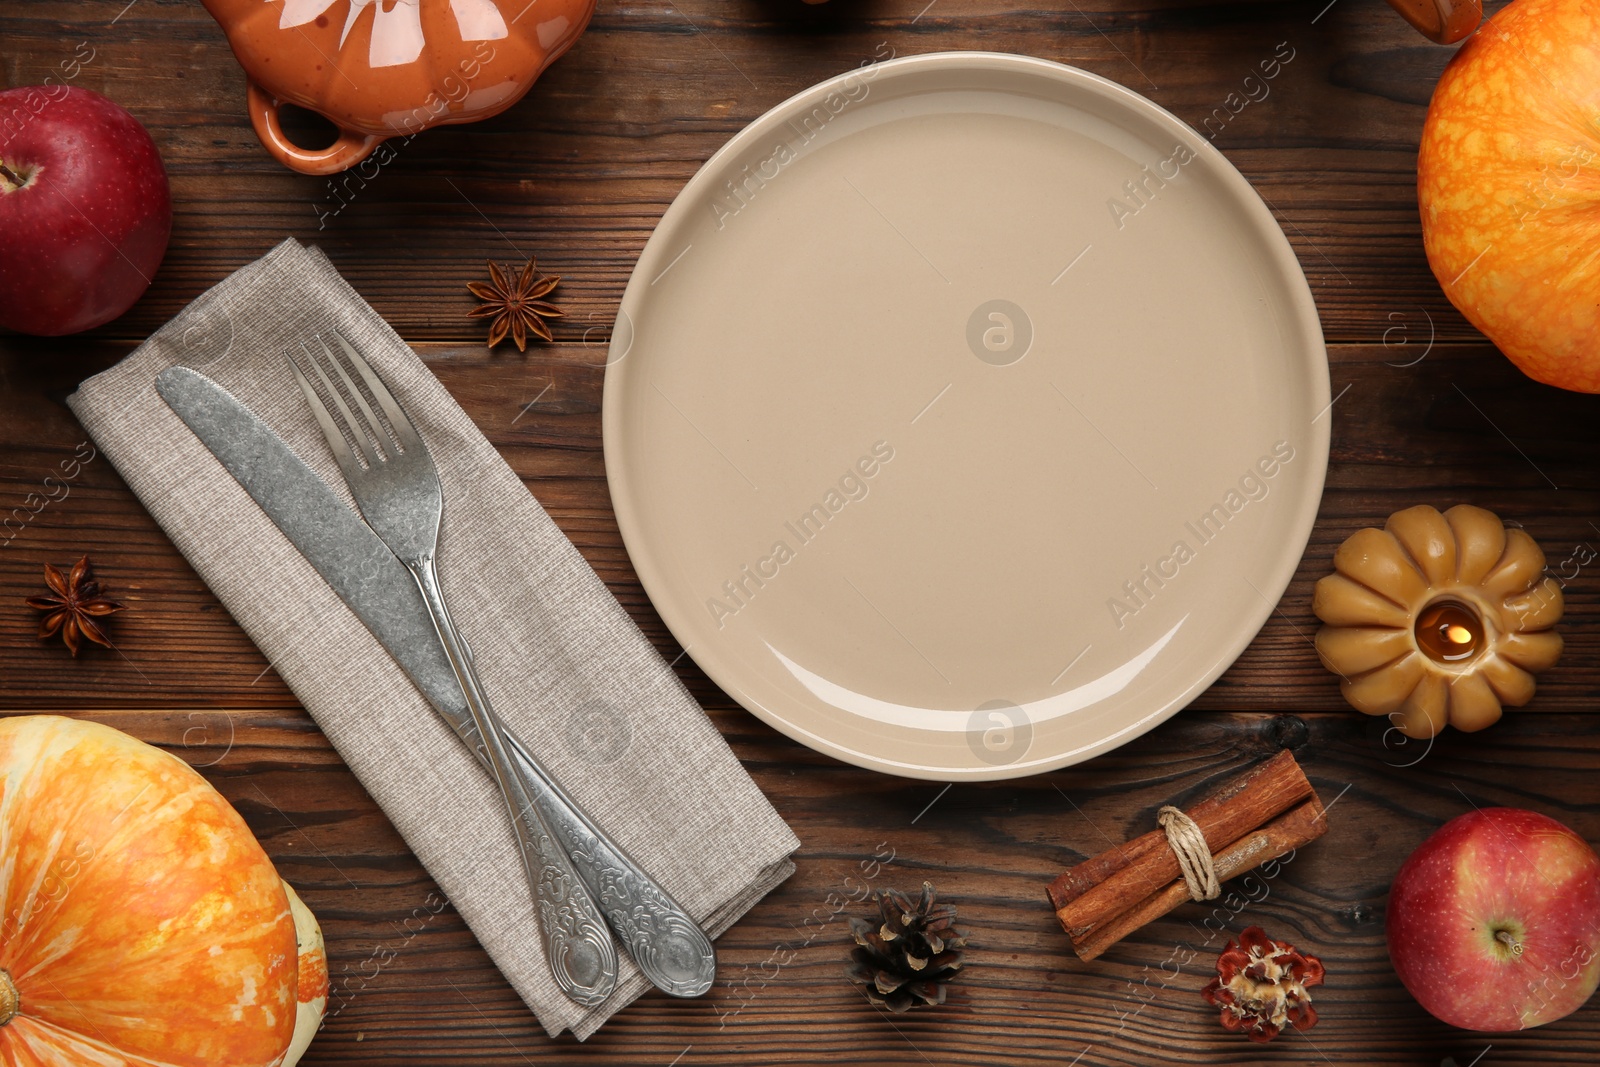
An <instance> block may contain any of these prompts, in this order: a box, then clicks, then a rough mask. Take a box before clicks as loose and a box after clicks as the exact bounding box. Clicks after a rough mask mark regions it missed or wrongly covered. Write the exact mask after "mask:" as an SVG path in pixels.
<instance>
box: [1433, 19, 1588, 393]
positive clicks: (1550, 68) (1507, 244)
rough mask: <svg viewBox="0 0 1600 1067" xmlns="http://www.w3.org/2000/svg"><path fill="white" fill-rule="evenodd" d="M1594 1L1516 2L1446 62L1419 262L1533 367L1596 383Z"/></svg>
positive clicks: (1563, 380)
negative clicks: (1424, 255)
mask: <svg viewBox="0 0 1600 1067" xmlns="http://www.w3.org/2000/svg"><path fill="white" fill-rule="evenodd" d="M1597 124H1600V8H1596V7H1595V6H1594V4H1592V3H1590V2H1589V0H1516V2H1515V3H1512V4H1510V5H1509V6H1507V7H1505V8H1502V9H1501V10H1500V11H1499V12H1498V13H1497V14H1496V15H1495V16H1494V17H1493V18H1491V19H1490V20H1489V21H1488V22H1487V23H1485V24H1484V26H1483V27H1482V28H1481V29H1479V30H1478V32H1477V33H1476V34H1474V35H1473V36H1472V37H1471V38H1470V39H1469V40H1468V41H1467V43H1466V44H1464V45H1462V47H1461V50H1460V51H1459V52H1457V53H1456V56H1455V58H1454V59H1452V60H1451V61H1450V66H1449V67H1447V68H1446V69H1445V72H1444V76H1443V77H1442V78H1440V79H1439V85H1438V88H1437V89H1435V90H1434V93H1433V102H1432V103H1431V104H1430V105H1429V107H1428V120H1427V123H1426V124H1425V125H1424V127H1423V131H1422V146H1421V151H1420V153H1419V156H1418V159H1417V193H1418V199H1419V201H1420V205H1421V209H1422V237H1423V242H1424V244H1425V245H1426V246H1427V250H1428V263H1429V265H1431V266H1432V267H1433V273H1434V274H1435V275H1436V276H1437V277H1438V279H1439V283H1440V285H1442V286H1443V287H1444V291H1445V295H1446V296H1448V297H1449V298H1450V302H1451V303H1453V304H1455V306H1456V307H1458V308H1460V309H1461V312H1462V314H1464V315H1466V317H1467V318H1468V319H1470V320H1471V321H1472V324H1473V325H1474V326H1476V327H1478V329H1480V330H1482V331H1483V332H1484V333H1485V334H1486V335H1488V337H1489V339H1490V340H1491V341H1493V342H1494V343H1495V344H1497V345H1499V346H1500V350H1501V351H1502V352H1504V353H1505V354H1506V355H1507V356H1508V357H1510V359H1511V361H1512V362H1513V363H1515V364H1516V365H1517V366H1518V367H1520V368H1522V370H1523V371H1524V372H1525V373H1526V374H1527V375H1528V376H1529V377H1532V378H1535V379H1537V380H1539V381H1541V382H1546V383H1548V384H1550V385H1557V386H1560V387H1561V388H1563V389H1574V390H1578V391H1580V392H1586V393H1595V392H1600V266H1597V263H1596V259H1595V255H1594V249H1595V242H1596V241H1597V240H1600V224H1597V222H1596V219H1597V218H1600V216H1597V215H1596V206H1597V204H1600V133H1597V129H1600V125H1597Z"/></svg>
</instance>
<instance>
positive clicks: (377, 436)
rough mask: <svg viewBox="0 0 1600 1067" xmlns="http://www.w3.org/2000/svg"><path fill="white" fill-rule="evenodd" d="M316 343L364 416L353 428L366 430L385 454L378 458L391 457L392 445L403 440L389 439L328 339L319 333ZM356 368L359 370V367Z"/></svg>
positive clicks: (347, 348)
mask: <svg viewBox="0 0 1600 1067" xmlns="http://www.w3.org/2000/svg"><path fill="white" fill-rule="evenodd" d="M334 336H335V337H338V334H337V333H335V334H334ZM340 341H341V343H343V339H342V338H340ZM317 343H318V344H320V345H321V346H322V351H323V352H324V353H325V354H326V355H327V357H328V359H327V362H326V364H325V366H328V367H332V368H333V372H334V373H335V374H337V375H338V376H339V384H340V385H343V386H344V391H345V392H346V393H349V394H350V396H351V397H353V398H354V399H355V402H356V406H357V407H358V408H360V409H361V414H362V415H363V416H365V417H364V418H363V419H361V420H359V422H358V423H357V425H356V426H355V427H354V428H355V429H357V430H358V431H359V430H365V431H366V432H367V434H368V437H369V439H370V440H371V441H372V442H373V443H375V444H376V445H377V446H378V447H379V448H380V449H381V450H382V451H383V453H385V455H384V456H382V457H380V458H382V459H393V458H394V451H395V450H394V445H395V444H400V443H403V442H399V441H391V440H390V436H391V435H389V434H387V433H385V432H384V429H383V423H382V422H381V421H380V420H379V419H378V414H377V412H375V411H373V410H372V405H371V404H368V403H367V398H366V396H365V394H363V393H362V392H361V390H360V389H359V388H357V386H356V381H355V379H354V378H352V377H350V372H349V371H348V370H346V369H345V366H344V364H343V363H342V362H341V361H340V360H339V356H338V354H337V353H336V352H334V350H333V346H332V345H330V344H328V339H327V338H325V337H323V336H322V335H320V334H319V335H317ZM344 350H345V351H346V352H349V351H350V346H349V345H344ZM357 369H358V370H359V369H360V368H357ZM363 377H366V378H367V379H368V381H371V378H370V377H369V376H368V375H363ZM380 403H381V401H380ZM347 410H348V409H347Z"/></svg>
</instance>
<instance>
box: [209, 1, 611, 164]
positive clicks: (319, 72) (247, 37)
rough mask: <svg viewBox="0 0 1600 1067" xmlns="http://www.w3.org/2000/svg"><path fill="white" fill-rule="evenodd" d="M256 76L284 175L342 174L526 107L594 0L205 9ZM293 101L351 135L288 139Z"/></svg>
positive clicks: (260, 107)
mask: <svg viewBox="0 0 1600 1067" xmlns="http://www.w3.org/2000/svg"><path fill="white" fill-rule="evenodd" d="M203 2H204V3H205V6H206V10H208V11H210V12H211V14H212V16H213V17H214V18H215V19H216V20H217V22H219V23H220V24H221V25H222V29H223V31H224V32H225V33H226V34H227V35H228V43H229V44H231V45H232V46H233V52H234V55H236V56H238V58H239V62H240V63H241V64H242V65H243V66H244V69H245V73H246V74H247V75H249V78H250V82H249V87H248V107H249V110H250V121H251V122H252V124H254V126H255V130H256V135H257V136H258V137H260V138H261V143H262V144H263V145H264V146H265V147H266V149H267V151H268V152H269V153H270V154H271V155H273V156H274V157H276V158H277V159H278V161H279V162H281V163H283V164H284V165H285V166H287V167H289V168H291V169H293V170H297V171H300V172H301V173H303V174H333V173H337V172H338V171H341V170H346V169H348V168H350V167H353V166H355V165H356V164H357V163H360V162H361V161H362V160H364V159H366V158H367V156H369V155H371V154H372V152H373V151H374V150H375V149H376V148H377V147H378V145H379V144H381V143H382V142H383V141H384V140H385V139H386V138H389V137H396V136H401V135H406V134H415V133H417V132H419V131H421V130H424V129H427V128H428V127H430V126H438V125H443V124H447V123H456V122H476V121H478V120H479V119H486V118H488V117H490V116H491V115H498V114H499V113H500V112H502V111H504V110H505V109H506V108H508V107H510V106H511V105H512V104H514V103H516V102H517V101H518V100H519V99H521V98H522V94H523V93H526V92H527V91H528V88H529V87H530V86H531V85H533V83H534V80H535V79H536V78H538V77H539V75H540V74H541V73H543V72H544V69H545V68H546V67H548V66H549V65H550V64H551V63H554V62H555V61H556V59H557V58H558V57H560V55H561V54H562V53H563V52H565V51H566V50H567V49H568V48H570V47H571V46H572V42H573V41H575V40H577V39H578V35H579V34H581V33H582V32H583V31H584V28H585V27H586V26H588V24H589V17H590V16H591V15H593V14H594V5H595V0H275V2H274V0H203ZM285 103H290V104H297V105H299V106H300V107H304V108H309V109H310V110H312V111H316V112H318V113H320V114H321V115H323V116H324V117H326V118H327V119H328V120H329V121H331V122H332V123H333V124H334V125H335V126H338V127H339V129H340V131H341V134H340V137H339V139H338V140H337V141H335V142H334V143H333V144H332V145H330V146H329V147H327V148H325V149H304V148H301V147H299V146H298V145H296V144H294V143H293V142H292V141H290V140H289V138H288V137H287V136H285V134H284V132H283V126H282V124H281V123H280V122H279V119H278V109H279V107H281V106H282V105H283V104H285Z"/></svg>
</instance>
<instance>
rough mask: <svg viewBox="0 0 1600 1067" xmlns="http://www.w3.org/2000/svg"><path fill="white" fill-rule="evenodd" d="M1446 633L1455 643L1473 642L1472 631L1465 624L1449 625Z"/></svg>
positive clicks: (1466, 643)
mask: <svg viewBox="0 0 1600 1067" xmlns="http://www.w3.org/2000/svg"><path fill="white" fill-rule="evenodd" d="M1444 635H1445V637H1446V638H1447V639H1448V640H1449V641H1450V643H1451V644H1453V645H1470V644H1472V631H1471V630H1469V629H1467V628H1466V627H1465V626H1447V627H1445V631H1444Z"/></svg>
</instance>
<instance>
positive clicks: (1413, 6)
mask: <svg viewBox="0 0 1600 1067" xmlns="http://www.w3.org/2000/svg"><path fill="white" fill-rule="evenodd" d="M1389 6H1390V7H1392V8H1394V9H1395V10H1396V11H1398V12H1400V16H1401V17H1402V18H1404V19H1405V20H1406V21H1407V22H1409V23H1411V25H1413V26H1415V27H1416V28H1417V30H1418V31H1419V32H1420V33H1421V34H1422V36H1424V37H1426V38H1427V39H1428V40H1430V41H1433V42H1435V43H1436V44H1455V43H1456V42H1457V41H1459V40H1461V39H1462V38H1463V37H1466V36H1468V35H1469V34H1471V33H1472V31H1473V30H1475V29H1477V28H1478V23H1480V22H1482V21H1483V0H1389Z"/></svg>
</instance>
